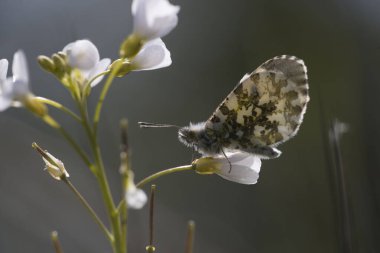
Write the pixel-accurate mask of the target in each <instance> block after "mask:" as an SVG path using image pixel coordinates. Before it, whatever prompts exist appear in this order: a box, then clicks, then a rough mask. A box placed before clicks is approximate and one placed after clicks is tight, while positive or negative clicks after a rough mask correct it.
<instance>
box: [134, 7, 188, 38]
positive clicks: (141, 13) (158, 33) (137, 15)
mask: <svg viewBox="0 0 380 253" xmlns="http://www.w3.org/2000/svg"><path fill="white" fill-rule="evenodd" d="M179 9H180V8H179V6H175V5H172V4H170V3H169V1H168V0H133V2H132V15H133V24H134V27H133V33H134V34H135V35H137V36H138V37H140V38H141V39H142V40H146V41H148V40H152V39H156V38H161V37H164V36H165V35H167V34H168V33H169V32H170V31H171V30H173V28H174V27H176V25H177V22H178V16H177V14H178V12H179Z"/></svg>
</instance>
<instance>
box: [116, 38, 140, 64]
mask: <svg viewBox="0 0 380 253" xmlns="http://www.w3.org/2000/svg"><path fill="white" fill-rule="evenodd" d="M143 44H144V42H143V41H142V40H141V38H139V37H138V36H136V35H135V34H131V35H129V36H128V37H127V38H126V39H125V40H124V41H123V43H121V46H120V57H121V58H133V57H134V56H135V55H136V54H137V53H138V52H139V51H140V49H141V47H142V45H143Z"/></svg>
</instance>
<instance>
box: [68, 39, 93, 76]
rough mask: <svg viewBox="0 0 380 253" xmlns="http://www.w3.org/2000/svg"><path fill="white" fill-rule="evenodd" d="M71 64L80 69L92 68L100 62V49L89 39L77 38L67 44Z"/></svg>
mask: <svg viewBox="0 0 380 253" xmlns="http://www.w3.org/2000/svg"><path fill="white" fill-rule="evenodd" d="M63 52H64V53H66V55H67V60H68V62H69V65H70V66H71V67H74V68H78V69H80V70H91V69H92V68H94V67H95V65H96V64H97V63H98V62H99V58H100V57H99V51H98V49H97V48H96V46H95V45H94V44H93V43H92V42H91V41H89V40H77V41H75V42H72V43H70V44H68V45H67V46H65V47H64V48H63Z"/></svg>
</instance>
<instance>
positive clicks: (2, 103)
mask: <svg viewBox="0 0 380 253" xmlns="http://www.w3.org/2000/svg"><path fill="white" fill-rule="evenodd" d="M11 104H12V99H10V98H9V97H8V96H4V95H3V94H1V95H0V112H2V111H5V110H6V109H8V108H9V107H10V106H11Z"/></svg>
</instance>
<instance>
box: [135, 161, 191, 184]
mask: <svg viewBox="0 0 380 253" xmlns="http://www.w3.org/2000/svg"><path fill="white" fill-rule="evenodd" d="M193 169H194V167H193V165H184V166H180V167H175V168H171V169H166V170H162V171H159V172H157V173H155V174H153V175H150V176H148V177H146V178H144V179H143V180H141V181H140V182H139V183H138V184H136V187H137V188H142V187H143V186H144V185H146V184H147V183H149V182H151V181H153V180H155V179H157V178H159V177H162V176H165V175H168V174H172V173H176V172H180V171H187V170H193Z"/></svg>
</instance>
